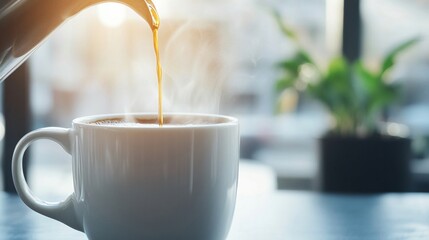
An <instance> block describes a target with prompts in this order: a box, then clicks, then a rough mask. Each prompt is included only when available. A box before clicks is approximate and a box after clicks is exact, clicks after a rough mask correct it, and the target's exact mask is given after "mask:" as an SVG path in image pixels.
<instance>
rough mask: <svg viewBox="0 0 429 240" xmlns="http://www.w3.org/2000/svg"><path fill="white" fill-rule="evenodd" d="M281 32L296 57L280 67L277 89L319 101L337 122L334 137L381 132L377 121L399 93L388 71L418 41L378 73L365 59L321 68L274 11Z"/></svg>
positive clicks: (405, 46) (391, 55)
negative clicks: (299, 91) (293, 91)
mask: <svg viewBox="0 0 429 240" xmlns="http://www.w3.org/2000/svg"><path fill="white" fill-rule="evenodd" d="M274 17H275V20H276V22H277V24H278V26H279V28H280V30H281V31H282V33H283V34H284V35H285V36H286V37H287V38H289V39H290V40H291V41H292V42H293V43H294V44H295V47H296V49H297V51H296V53H295V55H294V56H292V57H291V58H288V59H285V60H283V61H281V62H279V63H278V64H277V67H278V68H280V69H281V70H282V74H281V77H280V78H279V79H278V80H277V82H276V90H277V91H279V92H282V91H284V90H285V89H289V88H295V89H297V90H301V91H305V92H306V93H308V94H309V95H310V96H311V97H313V98H315V99H317V100H319V101H320V102H321V103H322V104H323V105H324V106H325V107H326V108H327V109H328V110H329V112H330V113H331V114H332V117H333V118H334V120H335V127H334V128H333V129H332V133H333V134H339V135H369V134H375V133H378V129H377V122H378V121H379V119H380V116H381V113H382V111H383V109H385V108H386V107H387V106H389V105H390V104H392V103H393V102H394V101H395V100H396V99H397V98H398V96H399V94H400V85H399V84H398V83H393V82H391V81H388V76H387V75H388V74H387V73H388V71H389V70H390V69H391V68H392V67H393V66H394V64H395V60H396V58H397V56H398V55H399V54H400V53H402V52H403V51H404V50H406V49H408V48H409V47H411V46H412V45H414V44H415V43H416V42H417V41H418V40H419V39H418V38H414V39H411V40H408V41H406V42H404V43H402V44H400V45H399V46H397V47H395V48H393V50H391V51H390V52H389V53H388V54H387V55H386V56H385V58H384V59H383V61H382V63H381V66H380V67H379V70H378V71H372V70H370V69H368V68H367V67H366V66H365V65H364V63H363V61H362V60H357V61H356V62H354V63H349V62H348V61H347V60H346V59H345V58H344V56H337V57H334V58H332V59H330V60H329V64H328V67H327V68H326V69H322V68H321V67H319V66H318V65H317V64H316V62H315V61H313V58H312V57H311V56H310V54H309V53H308V52H307V51H306V50H305V48H304V47H302V46H301V45H300V42H299V39H298V36H297V34H296V33H295V31H294V30H293V29H292V28H290V27H289V26H287V25H286V24H285V23H284V22H283V21H282V19H281V16H280V15H279V14H278V13H277V12H274Z"/></svg>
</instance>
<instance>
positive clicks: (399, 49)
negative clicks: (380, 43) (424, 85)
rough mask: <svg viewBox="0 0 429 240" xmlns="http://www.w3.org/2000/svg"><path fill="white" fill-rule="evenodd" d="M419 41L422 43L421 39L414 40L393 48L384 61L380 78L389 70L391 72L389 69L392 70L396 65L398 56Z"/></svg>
mask: <svg viewBox="0 0 429 240" xmlns="http://www.w3.org/2000/svg"><path fill="white" fill-rule="evenodd" d="M418 41H420V38H413V39H410V40H408V41H406V42H404V43H402V44H399V45H398V46H396V47H395V48H393V49H392V50H391V51H390V52H389V53H388V54H387V55H386V57H385V58H384V60H383V65H382V67H381V69H380V76H382V75H383V74H384V73H385V72H386V71H387V70H389V68H391V67H392V66H393V65H394V64H395V59H396V57H397V55H398V54H400V53H401V52H403V51H404V50H406V49H408V48H410V47H411V46H413V45H414V44H416V43H417V42H418Z"/></svg>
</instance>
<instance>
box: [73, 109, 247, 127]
mask: <svg viewBox="0 0 429 240" xmlns="http://www.w3.org/2000/svg"><path fill="white" fill-rule="evenodd" d="M133 116H137V117H158V113H141V112H134V113H108V114H96V115H89V116H82V117H78V118H75V119H73V121H72V124H73V126H74V125H78V126H83V127H90V128H109V129H129V128H133V129H182V128H208V127H222V126H234V125H238V119H237V118H235V117H231V116H226V115H221V114H210V113H186V112H177V113H176V112H168V113H164V114H163V116H164V117H172V116H182V117H183V116H185V117H186V116H192V117H208V118H214V119H222V120H224V121H222V122H213V123H198V124H183V125H178V124H174V125H163V126H162V127H160V126H159V125H158V124H138V125H137V124H136V125H107V124H106V125H97V124H93V123H92V122H95V121H97V120H100V119H103V118H123V117H133Z"/></svg>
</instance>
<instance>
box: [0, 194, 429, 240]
mask: <svg viewBox="0 0 429 240" xmlns="http://www.w3.org/2000/svg"><path fill="white" fill-rule="evenodd" d="M0 239H1V240H12V239H13V240H30V239H31V240H50V239H52V240H54V239H55V240H58V239H64V240H68V239H70V240H81V239H82V240H84V239H86V237H85V235H84V234H83V233H80V232H77V231H75V230H73V229H71V228H68V227H67V226H65V225H63V224H62V223H59V222H57V221H55V220H51V219H49V218H46V217H44V216H41V215H39V214H37V213H35V212H33V211H31V210H30V209H29V208H27V207H26V206H25V205H24V204H23V203H22V201H21V200H20V199H19V198H18V197H17V196H14V195H9V194H6V193H0ZM259 239H261V240H280V239H282V240H283V239H291V240H300V239H303V240H307V239H308V240H322V239H323V240H345V239H352V240H354V239H356V240H357V239H359V240H362V239H369V240H372V239H373V240H384V239H389V240H402V239H412V240H417V239H425V240H427V239H429V194H424V193H402V194H399V193H398V194H377V195H334V194H321V193H311V192H298V191H279V192H275V193H273V194H268V195H259V196H239V198H238V199H237V205H236V211H235V216H234V220H233V224H232V227H231V230H230V233H229V236H228V238H227V240H259Z"/></svg>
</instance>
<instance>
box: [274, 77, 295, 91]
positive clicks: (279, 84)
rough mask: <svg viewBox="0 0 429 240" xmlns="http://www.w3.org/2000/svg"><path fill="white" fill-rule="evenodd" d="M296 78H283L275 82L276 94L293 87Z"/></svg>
mask: <svg viewBox="0 0 429 240" xmlns="http://www.w3.org/2000/svg"><path fill="white" fill-rule="evenodd" d="M295 81H296V78H294V77H284V78H281V79H279V80H277V81H276V83H275V84H276V85H275V89H276V91H277V92H279V93H280V92H282V91H283V90H285V89H286V88H290V87H293V86H294V84H295Z"/></svg>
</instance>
